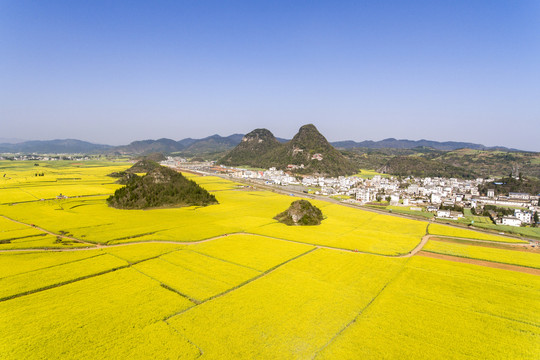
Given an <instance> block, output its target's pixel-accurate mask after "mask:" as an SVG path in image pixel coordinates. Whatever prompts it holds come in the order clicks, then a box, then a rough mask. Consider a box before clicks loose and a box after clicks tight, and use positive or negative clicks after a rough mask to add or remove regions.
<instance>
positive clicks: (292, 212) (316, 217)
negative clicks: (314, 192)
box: [274, 200, 323, 225]
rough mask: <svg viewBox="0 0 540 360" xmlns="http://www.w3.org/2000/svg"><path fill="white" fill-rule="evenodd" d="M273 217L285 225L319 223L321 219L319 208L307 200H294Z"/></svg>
mask: <svg viewBox="0 0 540 360" xmlns="http://www.w3.org/2000/svg"><path fill="white" fill-rule="evenodd" d="M274 219H276V220H277V221H279V222H280V223H283V224H285V225H319V224H320V223H321V221H322V220H323V214H322V211H321V209H319V208H318V207H316V206H314V205H312V204H311V203H310V202H309V201H307V200H296V201H293V202H292V203H291V206H289V208H288V209H287V210H285V211H284V212H282V213H279V214H277V215H276V216H275V217H274Z"/></svg>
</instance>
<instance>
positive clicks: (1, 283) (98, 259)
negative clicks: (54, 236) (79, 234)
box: [0, 254, 128, 301]
mask: <svg viewBox="0 0 540 360" xmlns="http://www.w3.org/2000/svg"><path fill="white" fill-rule="evenodd" d="M127 265H128V264H127V262H125V261H123V260H120V259H118V258H116V257H114V256H112V255H108V254H98V255H97V256H94V257H91V258H86V259H82V260H80V261H73V262H70V263H67V264H62V265H57V266H52V267H48V268H45V269H38V270H35V271H30V272H26V273H23V274H18V275H12V276H9V277H4V278H1V279H0V301H1V300H4V299H7V298H10V297H12V296H19V295H21V294H25V293H28V292H32V291H36V290H38V289H44V288H48V287H52V286H57V285H59V284H63V283H67V282H70V281H73V280H76V279H80V278H84V277H87V276H91V275H95V274H99V273H103V272H106V271H110V270H113V269H118V268H121V267H125V266H127Z"/></svg>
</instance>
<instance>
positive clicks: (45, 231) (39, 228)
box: [0, 215, 98, 247]
mask: <svg viewBox="0 0 540 360" xmlns="http://www.w3.org/2000/svg"><path fill="white" fill-rule="evenodd" d="M0 216H1V217H3V218H4V219H6V220H9V221H13V222H14V223H17V224H21V225H25V226H28V227H31V228H34V229H37V230H39V231H42V232H44V233H47V234H49V235H53V236H58V237H61V238H64V239H69V240H72V241H76V242H79V243H83V244H87V245H90V246H93V247H96V246H98V245H97V244H94V243H91V242H88V241H84V240H81V239H76V238H74V237H71V236H67V235H63V234H56V233H53V232H51V231H49V230H46V229H43V228H41V227H39V226H36V225H33V224H27V223H24V222H22V221H18V220H15V219H12V218H9V217H7V216H5V215H0Z"/></svg>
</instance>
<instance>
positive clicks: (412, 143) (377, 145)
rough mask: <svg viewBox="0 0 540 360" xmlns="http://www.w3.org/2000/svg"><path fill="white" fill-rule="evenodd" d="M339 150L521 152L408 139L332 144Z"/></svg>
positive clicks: (457, 143)
mask: <svg viewBox="0 0 540 360" xmlns="http://www.w3.org/2000/svg"><path fill="white" fill-rule="evenodd" d="M331 144H332V145H333V146H335V147H336V148H338V149H352V148H368V149H383V148H389V149H414V148H418V147H425V148H432V149H435V150H443V151H451V150H457V149H473V150H504V151H520V150H517V149H509V148H506V147H503V146H493V147H487V146H485V145H481V144H474V143H468V142H457V141H444V142H440V141H432V140H424V139H421V140H406V139H400V140H398V139H394V138H388V139H384V140H380V141H372V140H366V141H361V142H355V141H352V140H346V141H335V142H333V143H331Z"/></svg>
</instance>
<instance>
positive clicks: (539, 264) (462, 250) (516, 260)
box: [422, 240, 540, 269]
mask: <svg viewBox="0 0 540 360" xmlns="http://www.w3.org/2000/svg"><path fill="white" fill-rule="evenodd" d="M422 250H423V251H429V252H433V253H437V254H445V255H452V256H459V257H464V258H470V259H479V260H488V261H495V262H499V263H503V264H512V265H519V266H527V267H532V268H536V269H539V268H540V254H539V253H532V252H522V251H514V250H505V249H495V248H487V247H482V246H474V245H465V244H456V243H450V242H442V241H432V240H430V241H428V243H427V244H426V245H425V246H424V247H423V248H422Z"/></svg>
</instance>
